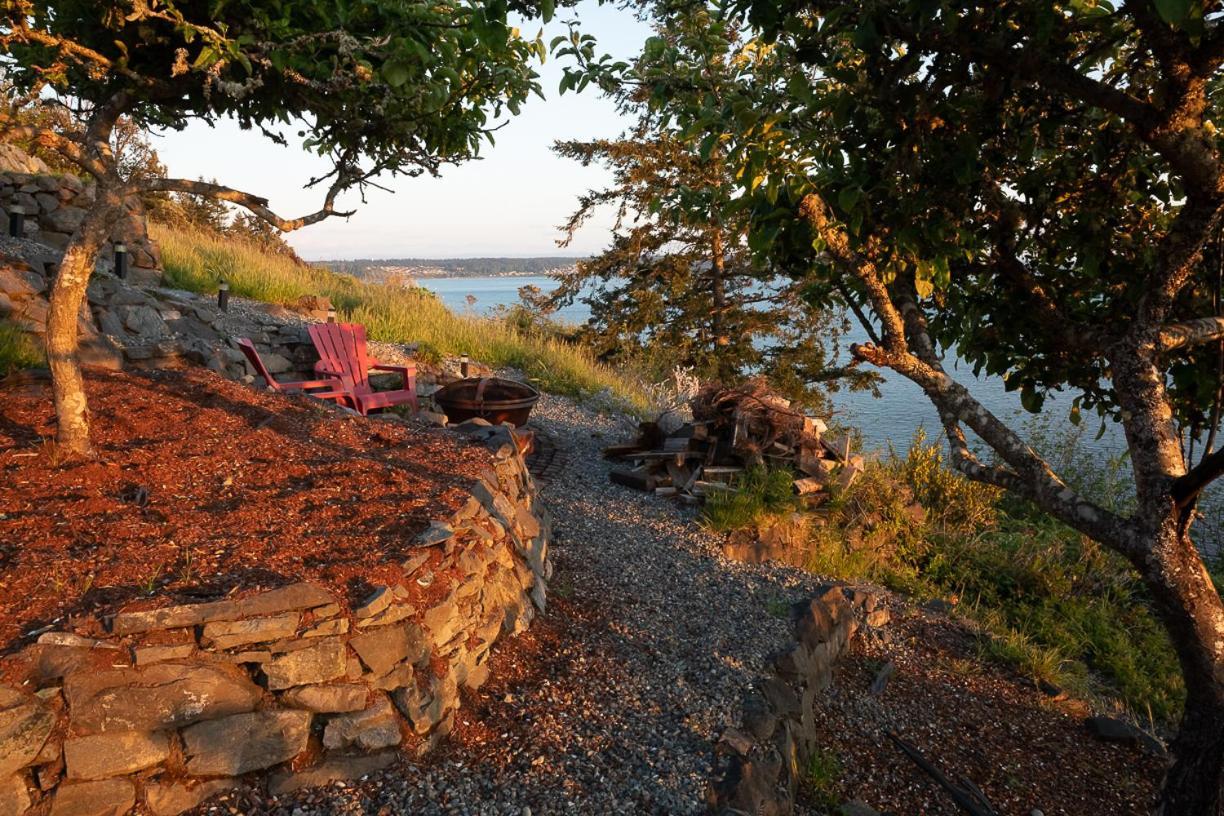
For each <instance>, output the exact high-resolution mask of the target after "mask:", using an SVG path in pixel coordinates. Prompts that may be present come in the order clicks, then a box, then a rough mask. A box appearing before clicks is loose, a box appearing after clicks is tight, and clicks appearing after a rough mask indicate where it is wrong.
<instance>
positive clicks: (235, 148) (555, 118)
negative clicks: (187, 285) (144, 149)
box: [153, 0, 650, 260]
mask: <svg viewBox="0 0 1224 816" xmlns="http://www.w3.org/2000/svg"><path fill="white" fill-rule="evenodd" d="M575 16H577V17H578V19H580V20H581V22H582V25H583V29H584V31H588V32H590V33H592V34H595V35H596V36H597V37H598V38H599V40H600V42H599V45H600V52H601V53H602V52H604V51H607V52H609V53H611V54H613V55H614V56H616V57H618V58H628V57H631V56H633V55H634V54H636V53H637V52H638V51H639V50H640V46H641V43H642V41H643V40H644V39H645V38H646V37H647V36H649V33H650V32H649V30H648V27H647V26H646V25H645V24H643V23H641V22H639V21H637V20H636V19H634V17H633V16H632V15H631V14H629V13H627V12H624V11H618V10H616V9H614V8H611V7H608V6H600V5H598V4H596V3H595V2H592V1H591V0H585V2H583V3H582V4H581V5H580V6H579V7H578V8H577V9H576V10H568V11H566V12H564V13H559V14H558V16H557V18H556V19H554V20H553V21H552V23H550V24H549V26H547V27H546V29H545V32H544V40H545V42H546V43H547V42H548V41H549V40H550V39H551V38H552V37H553V36H555V35H557V34H562V33H564V32H565V28H564V26H563V24H562V20H563V19H566V18H572V17H575ZM538 28H539V23H538V21H537V22H536V23H534V24H530V25H527V26H524V27H523V31H524V35H526V36H530V35H531V34H533V33H534V31H536V30H538ZM536 70H537V72H538V73H539V74H540V75H541V79H540V84H541V86H542V89H543V91H544V95H545V97H546V99H543V100H541V99H539V98H538V97H535V96H533V97H532V98H531V100H530V101H529V102H528V103H527V104H526V105H525V106H524V107H523V110H522V113H521V114H520V115H519V116H517V117H514V118H512V119H511V120H510V122H509V124H508V125H507V126H506V127H504V128H502V129H501V130H500V131H498V132H497V134H496V140H497V144H496V145H494V146H493V147H489V146H488V145H487V144H486V145H485V146H484V147H483V148H482V151H481V152H482V156H483V158H482V159H481V160H478V161H473V162H469V163H467V164H465V165H460V166H458V167H445V168H443V169H442V171H441V176H439V177H438V178H431V177H428V176H421V177H418V178H415V179H412V178H406V177H403V176H401V177H399V178H395V179H389V180H386V179H384V180H383V183H385V186H388V187H389V188H391V189H392V190H393V191H394V194H391V193H385V192H382V191H379V190H371V191H370V192H369V194H368V196H367V198H368V201H367V203H366V204H364V205H362V204H361V203H360V199H359V198H358V196H357V195H356V194H353V195H351V196H350V197H349V199H348V200H345V199H341V201H340V204H341V206H340V207H339V208H340V209H351V208H353V207H356V208H357V209H358V212H357V214H356V215H354V216H353V217H352V218H349V219H347V220H346V219H342V218H331V219H328V220H326V221H323V222H321V223H318V224H314V225H312V226H309V227H305V228H303V229H302V230H299V231H297V232H294V233H291V234H290V235H289V242H290V243H291V244H293V246H294V248H295V249H297V251H298V252H299V253H300V254H301V255H302V257H304V258H307V259H311V260H321V259H342V258H389V257H418V258H420V257H426V258H441V257H473V256H514V255H520V256H521V255H555V254H573V255H585V254H590V253H594V252H597V251H598V250H600V249H602V248H603V247H604V246H605V245H606V244H607V242H608V231H609V229H610V226H611V216H610V214H604V217H602V218H596V219H593V220H592V221H591V222H590V224H589V225H588V226H587V227H585V228H584V229H583V231H582V232H581V233H579V234H578V236H577V237H576V238H575V241H574V243H573V244H572V245H571V247H570V248H569V249H566V250H561V249H558V248H557V245H556V239H557V238H558V237H559V236H560V231H559V230H558V229H557V227H558V225H560V224H562V223H564V221H565V220H566V218H568V216H569V215H570V213H571V212H572V211H573V209H574V206H575V204H576V201H577V197H578V195H579V194H581V193H583V192H585V191H586V190H587V189H589V188H591V187H598V186H600V185H601V184H603V183H604V182H605V181H606V180H607V178H608V173H607V171H605V170H603V169H601V168H587V169H583V168H582V167H581V166H579V165H578V164H577V163H576V162H573V161H570V160H568V159H562V158H559V157H557V156H554V155H553V153H552V151H551V150H550V147H551V145H552V143H553V141H555V140H557V139H591V138H599V137H609V136H616V135H617V134H619V133H620V132H621V131H623V130H624V128H625V125H626V122H625V121H624V120H623V119H621V118H619V117H618V115H617V113H616V111H615V109H614V106H613V104H612V102H611V101H610V100H608V99H605V98H603V97H601V96H600V95H599V94H598V93H597V92H596V91H594V90H588V91H587V92H585V93H583V94H580V95H575V94H573V93H567V94H566V95H565V96H564V97H562V96H560V95H559V94H558V93H557V83H558V82H559V81H560V79H561V67H560V65H559V63H558V62H557V61H556V60H553V59H551V58H550V59H549V60H548V61H547V62H546V63H545V64H544V65H543V66H538V67H537V69H536ZM153 141H154V146H155V147H156V148H157V151H158V153H159V154H160V155H161V158H162V161H163V162H164V163H165V164H166V166H167V168H168V169H169V172H170V174H171V175H174V176H180V177H187V178H196V177H200V176H202V177H204V178H206V179H212V178H214V177H215V178H216V179H217V181H218V182H219V183H221V184H227V185H229V186H232V187H237V188H239V189H241V190H244V191H246V192H250V193H254V194H256V195H261V196H265V197H267V198H268V199H269V200H270V202H271V204H272V207H273V209H274V210H275V211H276V212H277V213H278V214H280V215H281V216H283V217H287V218H293V217H297V216H300V215H305V214H306V213H310V212H314V211H315V210H317V209H318V207H319V204H320V203H321V201H322V191H320V190H317V189H315V190H303V189H302V185H303V184H304V183H305V181H307V180H308V179H309V178H310V177H312V176H313V175H316V174H318V173H319V172H320V170H321V169H323V168H324V167H325V164H324V163H322V162H321V161H320V160H319V159H318V157H316V156H313V155H311V154H308V153H307V152H305V151H304V150H302V149H300V148H299V147H297V146H290V147H280V146H278V145H276V144H274V143H272V142H271V141H269V140H268V139H266V138H264V137H263V136H262V135H260V134H258V133H254V132H249V131H247V132H244V131H242V130H241V129H239V128H238V126H237V125H236V124H234V123H232V122H225V123H223V124H221V125H219V126H217V127H216V128H210V127H208V126H207V125H203V124H193V125H192V126H190V127H189V128H187V129H186V130H185V131H182V132H178V133H174V132H171V133H167V134H161V135H158V136H156V137H155V138H154V140H153ZM291 145H292V142H291Z"/></svg>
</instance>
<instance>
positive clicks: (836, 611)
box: [707, 585, 889, 816]
mask: <svg viewBox="0 0 1224 816" xmlns="http://www.w3.org/2000/svg"><path fill="white" fill-rule="evenodd" d="M888 619H889V614H888V611H887V610H886V609H884V608H883V607H882V606H880V602H879V597H878V596H877V595H875V594H873V593H871V592H868V591H865V590H863V589H858V588H853V587H847V586H842V585H830V586H827V587H824V588H823V589H822V590H821V591H819V592H818V593H817V594H816V595H815V597H813V598H811V599H810V600H807V601H803V602H800V603H797V604H795V605H794V606H792V607H791V624H792V633H793V639H792V640H791V641H790V642H789V643H787V644H786V645H785V646H784V647H783V648H782V649H780V650H779V651H778V652H776V653H775V654H774V657H773V661H772V664H773V665H772V666H771V667H770V669H769V671H768V672H767V674H766V676H765V677H764V678H763V679H762V680H761V682H760V683H759V684H757V686H756V688H754V689H752V690H751V691H750V692H749V693H748V694H747V696H746V697H745V699H744V707H743V713H742V719H741V722H740V725H739V727H735V728H728V729H727V730H726V731H724V732H723V734H722V736H721V737H720V739H719V741H718V744H717V746H716V749H715V750H716V755H717V760H718V761H717V768H716V773H715V779H714V781H713V782H712V783H711V785H710V788H709V791H708V797H707V798H708V804H709V808H710V812H711V813H714V814H718V816H732V814H749V813H750V814H753V816H785V815H787V814H791V813H794V811H795V794H796V792H797V791H798V787H799V782H800V779H801V778H802V769H803V768H804V767H806V764H807V762H808V760H809V759H810V758H811V757H812V756H814V755H815V753H816V752H817V751H818V750H819V749H820V742H821V736H822V727H821V723H819V722H817V720H816V715H815V703H816V700H817V696H818V695H820V694H821V693H823V692H824V691H825V690H826V689H827V688H828V687H829V684H830V683H832V681H833V667H834V665H835V664H836V663H837V660H838V658H839V657H840V656H841V654H842V653H843V652H844V651H845V649H846V648H847V647H848V646H849V645H850V642H851V640H852V639H853V638H854V636H855V634H856V633H857V632H858V631H859V628H860V627H861V626H864V625H866V626H870V627H875V626H883V625H885V624H886V623H888Z"/></svg>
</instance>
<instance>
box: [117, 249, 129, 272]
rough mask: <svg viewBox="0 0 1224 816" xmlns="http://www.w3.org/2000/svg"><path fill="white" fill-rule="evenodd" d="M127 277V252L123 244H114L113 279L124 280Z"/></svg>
mask: <svg viewBox="0 0 1224 816" xmlns="http://www.w3.org/2000/svg"><path fill="white" fill-rule="evenodd" d="M127 276H128V251H127V247H126V246H124V245H123V244H115V277H117V278H119V279H120V280H126V279H127Z"/></svg>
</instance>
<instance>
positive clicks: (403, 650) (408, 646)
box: [349, 623, 429, 675]
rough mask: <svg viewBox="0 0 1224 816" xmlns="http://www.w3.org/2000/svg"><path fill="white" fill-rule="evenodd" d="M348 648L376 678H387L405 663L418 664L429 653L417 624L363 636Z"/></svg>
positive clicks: (396, 626)
mask: <svg viewBox="0 0 1224 816" xmlns="http://www.w3.org/2000/svg"><path fill="white" fill-rule="evenodd" d="M349 645H351V646H352V647H353V649H354V650H355V651H356V652H357V656H358V657H360V658H361V662H362V663H364V664H365V665H366V668H368V669H369V670H370V671H371V672H373V673H374V674H377V675H383V674H386V673H387V672H389V671H390V670H391V669H392V668H394V667H395V665H396V664H397V663H400V662H402V661H404V660H407V661H408V662H410V663H415V662H416V661H418V660H420V659H422V658H423V657H424V656H425V655H427V654H428V653H429V646H428V645H427V644H426V642H425V634H424V632H422V631H421V628H420V627H419V626H417V625H416V624H414V623H399V624H396V625H393V626H386V627H383V628H381V629H373V630H371V631H368V632H364V633H362V634H360V635H357V636H356V637H354V638H352V639H350V640H349Z"/></svg>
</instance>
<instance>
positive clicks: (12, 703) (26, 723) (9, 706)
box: [0, 686, 55, 779]
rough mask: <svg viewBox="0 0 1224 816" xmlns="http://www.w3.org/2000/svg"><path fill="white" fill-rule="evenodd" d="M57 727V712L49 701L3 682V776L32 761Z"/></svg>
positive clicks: (0, 697)
mask: <svg viewBox="0 0 1224 816" xmlns="http://www.w3.org/2000/svg"><path fill="white" fill-rule="evenodd" d="M54 727H55V714H54V713H53V712H52V711H51V709H50V708H48V707H47V705H46V703H44V702H43V701H42V700H39V699H38V698H37V697H35V696H34V695H32V694H26V693H25V692H22V691H18V690H17V689H13V688H9V687H7V686H0V779H3V778H5V777H7V776H9V775H10V774H12V773H14V772H15V771H17V770H18V769H20V768H24V767H25V766H27V765H29V764H30V763H31V762H33V761H34V759H35V758H36V757H37V756H38V752H39V751H41V750H42V747H43V744H44V743H45V742H46V741H47V737H48V736H50V735H51V729H53V728H54Z"/></svg>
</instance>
